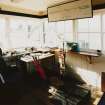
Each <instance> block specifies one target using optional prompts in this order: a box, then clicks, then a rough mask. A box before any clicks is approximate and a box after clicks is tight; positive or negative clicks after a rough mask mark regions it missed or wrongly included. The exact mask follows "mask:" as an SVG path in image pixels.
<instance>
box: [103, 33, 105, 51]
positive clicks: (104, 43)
mask: <svg viewBox="0 0 105 105" xmlns="http://www.w3.org/2000/svg"><path fill="white" fill-rule="evenodd" d="M103 47H104V51H105V33H104V37H103Z"/></svg>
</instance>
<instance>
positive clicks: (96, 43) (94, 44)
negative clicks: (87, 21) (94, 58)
mask: <svg viewBox="0 0 105 105" xmlns="http://www.w3.org/2000/svg"><path fill="white" fill-rule="evenodd" d="M100 36H101V34H97V33H96V34H94V33H91V34H89V48H90V49H95V50H98V49H99V50H101V37H100Z"/></svg>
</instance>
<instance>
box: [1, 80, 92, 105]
mask: <svg viewBox="0 0 105 105" xmlns="http://www.w3.org/2000/svg"><path fill="white" fill-rule="evenodd" d="M55 81H56V82H55ZM34 83H35V82H33V83H25V85H24V89H23V90H21V91H20V90H18V91H17V93H16V94H18V95H16V94H14V96H13V97H12V96H11V97H12V100H11V98H10V99H5V100H2V101H3V102H5V101H7V102H5V104H0V105H55V104H52V102H51V100H50V98H49V96H50V94H49V93H48V89H49V86H50V85H53V86H55V87H57V86H59V85H61V84H62V81H59V80H56V79H51V81H50V83H49V82H48V83H46V82H41V81H40V82H39V83H37V84H36V83H35V84H34ZM49 84H50V85H49ZM12 91H13V90H11V91H9V92H8V95H9V96H10V95H11V94H12V93H11V92H12ZM6 94H7V93H6ZM19 94H22V97H21V96H20V95H19ZM0 99H2V98H0ZM10 100H11V101H10ZM56 105H61V104H60V103H58V104H56ZM89 105H93V104H92V103H89Z"/></svg>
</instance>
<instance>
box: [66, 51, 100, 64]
mask: <svg viewBox="0 0 105 105" xmlns="http://www.w3.org/2000/svg"><path fill="white" fill-rule="evenodd" d="M68 53H73V54H78V55H83V56H86V57H87V58H88V59H89V63H90V64H92V57H99V56H101V55H99V54H98V53H96V52H88V51H80V52H73V51H68Z"/></svg>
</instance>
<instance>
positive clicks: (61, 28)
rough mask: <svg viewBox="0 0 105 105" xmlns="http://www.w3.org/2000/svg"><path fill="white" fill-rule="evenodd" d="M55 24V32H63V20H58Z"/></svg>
mask: <svg viewBox="0 0 105 105" xmlns="http://www.w3.org/2000/svg"><path fill="white" fill-rule="evenodd" d="M56 25H57V32H58V33H64V27H65V26H64V21H60V22H57V23H56Z"/></svg>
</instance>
